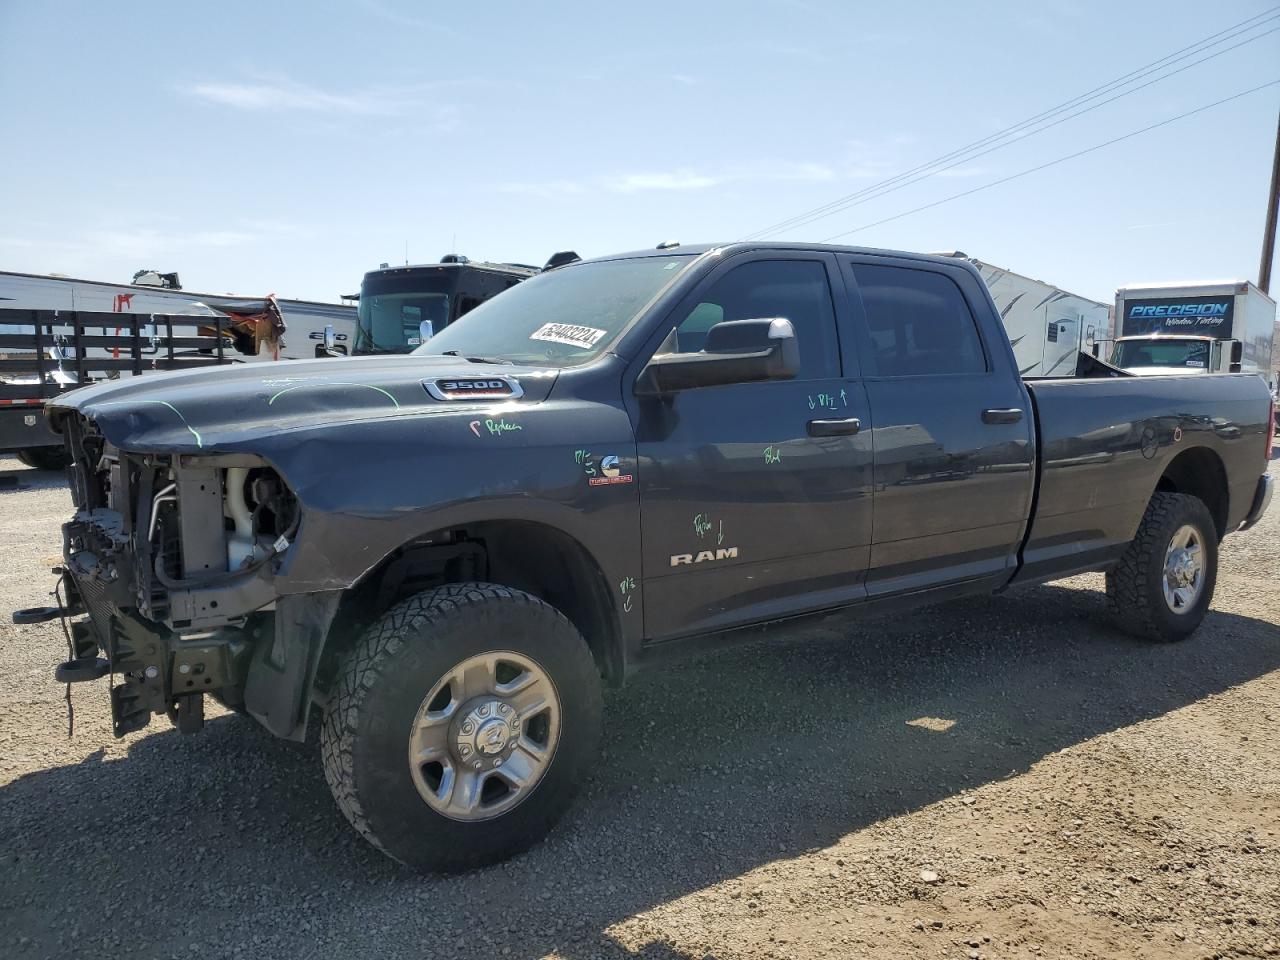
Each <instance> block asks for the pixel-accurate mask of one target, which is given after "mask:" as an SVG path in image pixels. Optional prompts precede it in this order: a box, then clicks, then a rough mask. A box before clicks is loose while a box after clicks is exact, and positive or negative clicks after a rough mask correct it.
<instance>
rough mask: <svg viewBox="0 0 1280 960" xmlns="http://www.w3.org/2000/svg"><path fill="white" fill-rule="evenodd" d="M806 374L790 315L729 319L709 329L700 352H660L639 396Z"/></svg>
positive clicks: (645, 375) (648, 368) (639, 387)
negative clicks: (802, 369)
mask: <svg viewBox="0 0 1280 960" xmlns="http://www.w3.org/2000/svg"><path fill="white" fill-rule="evenodd" d="M799 372H800V344H799V341H797V340H796V331H795V328H794V327H793V326H792V325H791V321H790V320H787V319H785V318H784V317H771V318H765V319H760V320H726V321H724V322H723V323H717V324H716V325H715V326H713V327H712V328H711V329H710V330H708V331H707V339H706V343H705V345H704V346H703V348H702V349H701V350H699V351H698V352H697V353H659V354H656V355H655V356H654V357H653V359H651V360H650V361H649V365H648V366H646V367H645V368H644V371H643V372H642V373H641V374H640V376H639V378H637V380H636V393H637V394H640V395H642V396H655V395H658V394H664V393H671V392H673V391H676V390H689V389H692V388H695V387H714V386H722V385H724V384H730V383H755V382H757V381H761V380H790V379H792V378H793V377H795V376H796V374H798V373H799Z"/></svg>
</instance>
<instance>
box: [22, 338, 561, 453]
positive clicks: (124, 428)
mask: <svg viewBox="0 0 1280 960" xmlns="http://www.w3.org/2000/svg"><path fill="white" fill-rule="evenodd" d="M453 377H457V378H459V379H466V380H488V379H508V380H514V381H516V382H517V383H518V384H519V387H520V389H521V390H522V391H523V396H521V397H520V398H519V399H508V398H498V399H495V398H494V397H488V398H482V399H474V398H471V397H466V398H465V399H457V400H455V399H448V400H440V399H436V398H435V397H433V396H432V395H431V394H430V393H428V391H427V389H426V387H425V386H424V385H423V381H424V380H428V379H436V378H442V379H448V378H453ZM555 378H556V371H555V370H554V369H541V368H537V367H530V366H518V365H514V364H478V363H468V362H467V361H465V360H460V359H458V358H455V357H436V356H433V357H424V356H394V357H352V358H349V359H321V360H285V361H280V362H276V363H269V364H268V363H251V364H235V365H233V366H216V367H205V368H202V369H200V370H194V371H181V372H174V373H157V374H148V375H145V376H139V377H124V378H121V379H119V380H109V381H103V382H101V383H96V384H93V385H91V386H87V387H82V388H80V389H79V390H72V391H70V392H69V393H65V394H63V395H61V396H60V397H58V398H57V399H53V400H49V401H48V402H47V404H46V409H47V412H48V416H49V419H50V422H51V424H52V426H53V428H54V429H55V430H58V429H60V426H59V425H60V423H61V421H62V420H63V419H64V418H65V417H66V416H67V415H68V414H70V413H71V412H78V413H81V414H83V415H84V416H86V417H88V418H89V419H91V420H93V421H94V422H95V424H96V425H97V427H98V430H99V431H100V432H101V433H102V435H103V436H104V437H105V438H106V439H107V440H108V441H109V442H110V443H112V444H113V445H115V446H116V447H119V448H120V449H122V450H131V451H136V452H154V453H197V452H206V453H207V452H211V451H215V450H231V449H235V450H242V451H243V450H246V449H251V444H252V441H253V440H255V439H259V438H262V437H267V436H273V435H277V434H282V433H290V432H296V431H299V430H307V429H312V428H315V427H322V426H326V425H335V424H350V423H352V422H360V421H374V420H384V419H387V418H393V417H412V416H420V415H423V414H433V413H435V414H449V413H453V412H456V413H459V414H463V415H468V414H469V415H470V416H473V417H474V416H475V415H476V411H477V410H482V409H484V408H487V407H493V406H494V405H495V404H496V403H502V404H511V403H515V404H527V403H537V402H539V401H541V400H544V399H546V397H547V394H548V393H549V392H550V390H551V386H552V384H553V383H554V382H555ZM245 444H250V447H249V448H246V446H245Z"/></svg>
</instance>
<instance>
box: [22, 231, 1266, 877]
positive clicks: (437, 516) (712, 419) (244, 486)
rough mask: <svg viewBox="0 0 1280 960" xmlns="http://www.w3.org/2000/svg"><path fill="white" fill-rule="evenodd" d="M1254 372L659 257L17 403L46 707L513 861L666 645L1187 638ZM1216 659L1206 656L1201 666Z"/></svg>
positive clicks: (1247, 500) (1238, 506) (1252, 470)
mask: <svg viewBox="0 0 1280 960" xmlns="http://www.w3.org/2000/svg"><path fill="white" fill-rule="evenodd" d="M1269 404H1270V396H1269V394H1268V392H1267V389H1266V387H1265V385H1264V384H1263V382H1262V380H1261V379H1259V378H1258V377H1256V376H1251V375H1235V376H1232V375H1224V376H1212V377H1205V376H1188V377H1143V378H1133V377H1128V376H1125V375H1123V374H1122V373H1121V372H1120V371H1117V370H1114V369H1113V368H1110V367H1107V366H1106V365H1105V364H1101V363H1099V362H1098V361H1096V360H1093V359H1092V358H1089V357H1083V356H1082V357H1081V358H1080V360H1079V367H1078V369H1077V375H1076V376H1074V377H1071V378H1064V379H1052V380H1038V381H1030V382H1024V381H1023V380H1022V379H1021V378H1020V377H1019V376H1018V371H1017V369H1016V367H1015V365H1014V357H1013V351H1012V349H1011V348H1010V345H1009V341H1008V339H1007V338H1006V337H1005V335H1004V331H1003V329H1002V327H1001V324H1000V318H999V316H998V315H997V313H996V310H995V308H994V306H993V304H992V301H991V298H990V296H989V295H988V293H987V290H986V288H985V286H984V285H983V283H982V280H981V278H980V277H979V276H978V273H977V272H976V270H974V268H973V267H972V266H970V265H969V264H967V263H965V262H962V261H958V260H952V259H947V258H944V257H930V256H918V255H914V254H908V253H895V252H887V251H877V250H865V249H853V248H846V247H830V246H812V245H798V244H732V245H727V246H713V247H708V246H703V247H695V248H690V247H677V248H671V247H666V248H663V249H658V250H652V251H645V252H640V253H631V254H625V255H620V256H615V257H606V258H602V259H598V260H593V261H586V262H579V263H575V264H572V265H569V266H565V267H561V268H559V269H555V270H551V271H549V272H546V273H544V274H542V275H540V276H537V277H534V278H532V279H529V280H526V281H525V282H523V283H521V284H520V285H519V286H516V287H514V288H512V289H511V290H508V291H507V292H505V293H503V294H501V295H500V296H498V297H495V298H494V299H492V300H490V301H488V302H487V303H484V304H483V305H481V306H480V307H478V308H476V309H475V310H474V311H473V312H471V313H470V314H468V315H467V316H466V317H464V318H462V319H461V320H459V321H458V322H457V323H456V324H453V325H451V326H450V327H449V328H448V329H446V330H444V331H443V332H441V333H439V334H438V335H437V336H436V337H434V338H433V339H432V340H431V341H430V342H428V343H427V344H425V345H424V346H423V347H421V348H420V349H418V350H416V351H415V352H414V353H413V354H411V355H409V356H401V357H370V358H356V359H349V360H337V361H334V360H322V361H297V362H291V363H281V364H278V365H275V366H273V367H272V368H271V369H270V370H264V369H262V368H254V367H244V368H236V369H219V370H214V371H208V372H190V373H188V372H183V373H173V374H162V375H157V376H152V377H146V378H137V379H133V380H122V381H118V382H112V383H102V384H98V385H95V386H91V387H87V388H84V389H81V390H77V391H74V392H72V393H69V394H66V395H65V396H61V397H58V398H56V399H55V400H52V401H50V405H49V406H50V418H51V425H52V427H53V428H54V429H55V430H56V431H58V432H59V433H60V434H61V435H62V436H63V438H64V439H65V441H66V444H67V449H68V451H69V453H70V455H71V457H72V459H73V466H72V467H71V469H70V476H71V481H72V487H71V490H72V496H73V498H74V501H75V507H76V512H75V515H74V517H73V518H72V519H71V520H70V521H69V522H68V523H67V524H66V525H65V527H64V530H63V553H64V556H65V563H64V566H63V567H61V568H59V571H57V572H60V573H61V579H60V581H59V588H58V594H59V605H58V606H57V607H53V608H48V607H46V608H32V609H29V610H24V611H18V612H17V613H15V615H14V616H15V619H16V620H18V621H20V622H42V621H45V620H51V619H55V618H58V617H65V618H66V621H67V626H68V633H69V645H70V646H71V647H72V649H71V651H70V658H69V659H68V660H67V661H66V662H65V663H63V664H61V665H60V666H59V667H58V668H57V671H56V677H57V678H58V679H59V680H61V681H65V682H78V681H84V680H94V679H99V678H102V677H104V676H107V675H108V674H110V675H111V677H112V680H111V681H110V684H111V689H110V696H111V705H112V716H113V722H114V726H115V733H116V734H117V735H122V734H124V733H126V732H129V731H133V730H137V729H139V728H140V727H142V726H144V725H146V724H147V723H148V722H149V720H150V718H151V715H152V714H153V713H166V712H167V713H168V714H169V716H170V717H171V718H172V719H173V721H174V722H175V723H176V725H177V726H178V727H179V729H181V730H183V731H192V730H196V729H198V728H199V727H200V726H201V724H202V723H203V717H204V712H203V704H204V697H205V695H206V694H208V695H211V696H213V697H215V698H217V699H218V700H219V701H221V702H222V703H224V704H225V705H227V706H229V707H231V708H233V709H235V710H238V711H242V712H244V713H247V714H249V715H251V716H252V717H254V718H256V720H257V721H258V722H260V723H261V724H262V725H263V726H265V727H266V728H267V729H268V730H270V731H272V732H273V733H274V734H277V735H279V736H281V737H286V738H290V739H294V740H301V739H303V738H304V737H305V736H306V729H307V723H308V719H309V718H310V717H311V716H312V714H313V713H316V714H319V715H320V716H321V718H322V719H321V720H320V723H321V728H320V742H321V750H322V754H323V763H324V770H325V774H326V776H327V778H328V781H329V783H330V785H331V787H332V789H333V794H334V796H335V798H336V800H337V803H338V805H339V807H341V809H342V811H343V813H344V814H345V815H346V816H347V817H348V819H349V820H350V821H351V823H352V824H353V825H354V826H355V827H356V829H357V830H359V831H360V833H361V834H363V835H364V836H365V837H366V838H368V840H369V841H371V842H372V843H374V844H376V845H377V846H378V847H379V848H381V849H382V850H383V851H385V852H386V853H387V854H389V855H390V856H392V857H394V858H396V859H397V860H400V861H402V862H404V863H406V864H410V865H412V866H414V867H417V868H420V869H429V870H456V869H464V868H468V867H472V866H476V865H479V864H483V863H488V862H492V861H495V860H499V859H501V858H504V857H507V856H510V855H511V854H513V853H515V852H518V851H520V850H522V849H524V848H525V847H527V846H529V845H530V844H532V843H534V842H536V841H537V840H538V839H539V838H541V837H542V836H543V835H544V834H545V833H546V832H547V831H548V830H549V829H550V828H551V826H552V824H553V823H554V822H555V820H556V819H557V818H558V817H559V816H560V814H561V813H562V812H563V811H564V809H565V808H566V806H567V804H568V803H569V801H570V798H571V797H572V795H573V793H574V791H575V789H576V788H577V787H578V785H579V783H580V782H581V781H582V779H583V778H584V777H585V776H586V775H587V773H588V771H589V770H590V767H591V764H592V762H593V759H594V757H595V755H596V751H597V746H598V742H599V738H600V714H601V679H602V678H603V679H604V680H606V681H608V682H611V683H615V684H616V683H621V682H622V681H623V680H624V679H625V677H626V676H627V674H628V673H629V672H630V671H632V670H633V669H635V668H636V667H637V666H638V665H640V664H642V663H644V662H646V661H648V660H652V659H655V658H658V656H659V655H660V654H661V653H663V652H664V651H668V650H672V649H678V648H681V647H685V648H687V643H686V641H690V640H696V639H697V638H706V637H710V636H713V635H722V634H725V633H726V632H727V631H730V630H732V629H733V628H738V627H743V626H747V625H756V624H761V623H768V622H773V621H780V620H784V619H789V618H794V617H798V616H801V615H809V614H829V613H831V612H833V611H837V610H841V611H847V612H848V613H850V614H859V613H864V612H865V613H871V612H883V611H885V610H887V609H898V610H902V611H904V612H905V613H907V614H909V612H910V611H911V610H912V609H914V608H916V607H918V606H920V605H922V604H927V603H932V602H935V601H938V600H943V599H946V598H950V597H956V596H960V595H964V594H974V593H990V592H996V591H1001V590H1005V589H1007V588H1011V587H1016V586H1017V585H1020V584H1028V583H1039V582H1043V581H1046V580H1052V579H1055V578H1059V577H1064V576H1067V575H1070V574H1075V573H1079V572H1081V571H1085V570H1105V571H1106V572H1107V595H1108V600H1109V602H1110V605H1111V609H1112V611H1113V612H1114V614H1115V617H1116V620H1117V621H1118V623H1119V625H1120V627H1121V628H1123V629H1124V630H1126V631H1128V632H1129V633H1132V634H1134V635H1137V636H1140V637H1145V638H1148V639H1151V640H1155V641H1171V640H1178V639H1181V638H1183V637H1185V636H1187V635H1188V634H1190V633H1191V632H1192V631H1193V630H1195V628H1196V626H1197V625H1198V624H1199V623H1200V621H1201V620H1202V619H1203V618H1204V616H1205V612H1206V610H1207V609H1208V606H1209V602H1210V599H1211V597H1212V595H1213V588H1214V578H1215V572H1216V568H1217V562H1218V550H1219V546H1220V544H1221V542H1222V540H1223V538H1224V537H1225V536H1226V535H1227V534H1229V533H1231V532H1232V531H1234V530H1237V529H1240V528H1242V527H1244V526H1248V525H1250V524H1252V523H1254V522H1256V521H1257V519H1258V517H1259V516H1260V515H1261V514H1262V512H1263V511H1264V510H1265V509H1266V506H1267V503H1268V500H1269V498H1270V494H1271V489H1270V485H1269V481H1268V479H1267V478H1266V476H1265V469H1266V464H1267V460H1268V457H1269V456H1270V443H1271V430H1270V428H1269V425H1270V422H1271V414H1270V411H1269ZM1228 654H1229V651H1224V655H1228Z"/></svg>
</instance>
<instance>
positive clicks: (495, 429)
mask: <svg viewBox="0 0 1280 960" xmlns="http://www.w3.org/2000/svg"><path fill="white" fill-rule="evenodd" d="M484 425H485V429H486V430H488V431H489V433H491V434H503V433H510V432H511V431H512V430H523V429H524V427H522V426H521V425H520V424H518V423H511V422H510V421H507V420H504V419H502V418H501V417H499V418H498V419H497V420H486V421H485V422H484Z"/></svg>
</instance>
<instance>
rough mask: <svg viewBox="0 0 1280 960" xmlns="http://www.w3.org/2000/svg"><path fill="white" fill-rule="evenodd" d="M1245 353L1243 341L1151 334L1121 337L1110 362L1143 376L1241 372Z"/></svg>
mask: <svg viewBox="0 0 1280 960" xmlns="http://www.w3.org/2000/svg"><path fill="white" fill-rule="evenodd" d="M1243 354H1244V344H1242V343H1241V342H1240V341H1239V340H1218V339H1215V338H1214V337H1211V336H1204V335H1196V336H1193V335H1185V336H1180V335H1177V334H1159V333H1151V334H1146V335H1145V336H1134V337H1121V338H1119V339H1118V340H1117V341H1116V342H1115V346H1114V348H1113V349H1112V351H1111V360H1110V362H1111V365H1112V366H1113V367H1120V368H1121V369H1123V370H1127V371H1129V372H1130V373H1132V374H1134V375H1136V376H1139V377H1149V376H1160V375H1162V374H1163V375H1168V374H1181V375H1183V376H1185V375H1187V374H1196V373H1240V372H1241V361H1242V357H1243Z"/></svg>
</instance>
